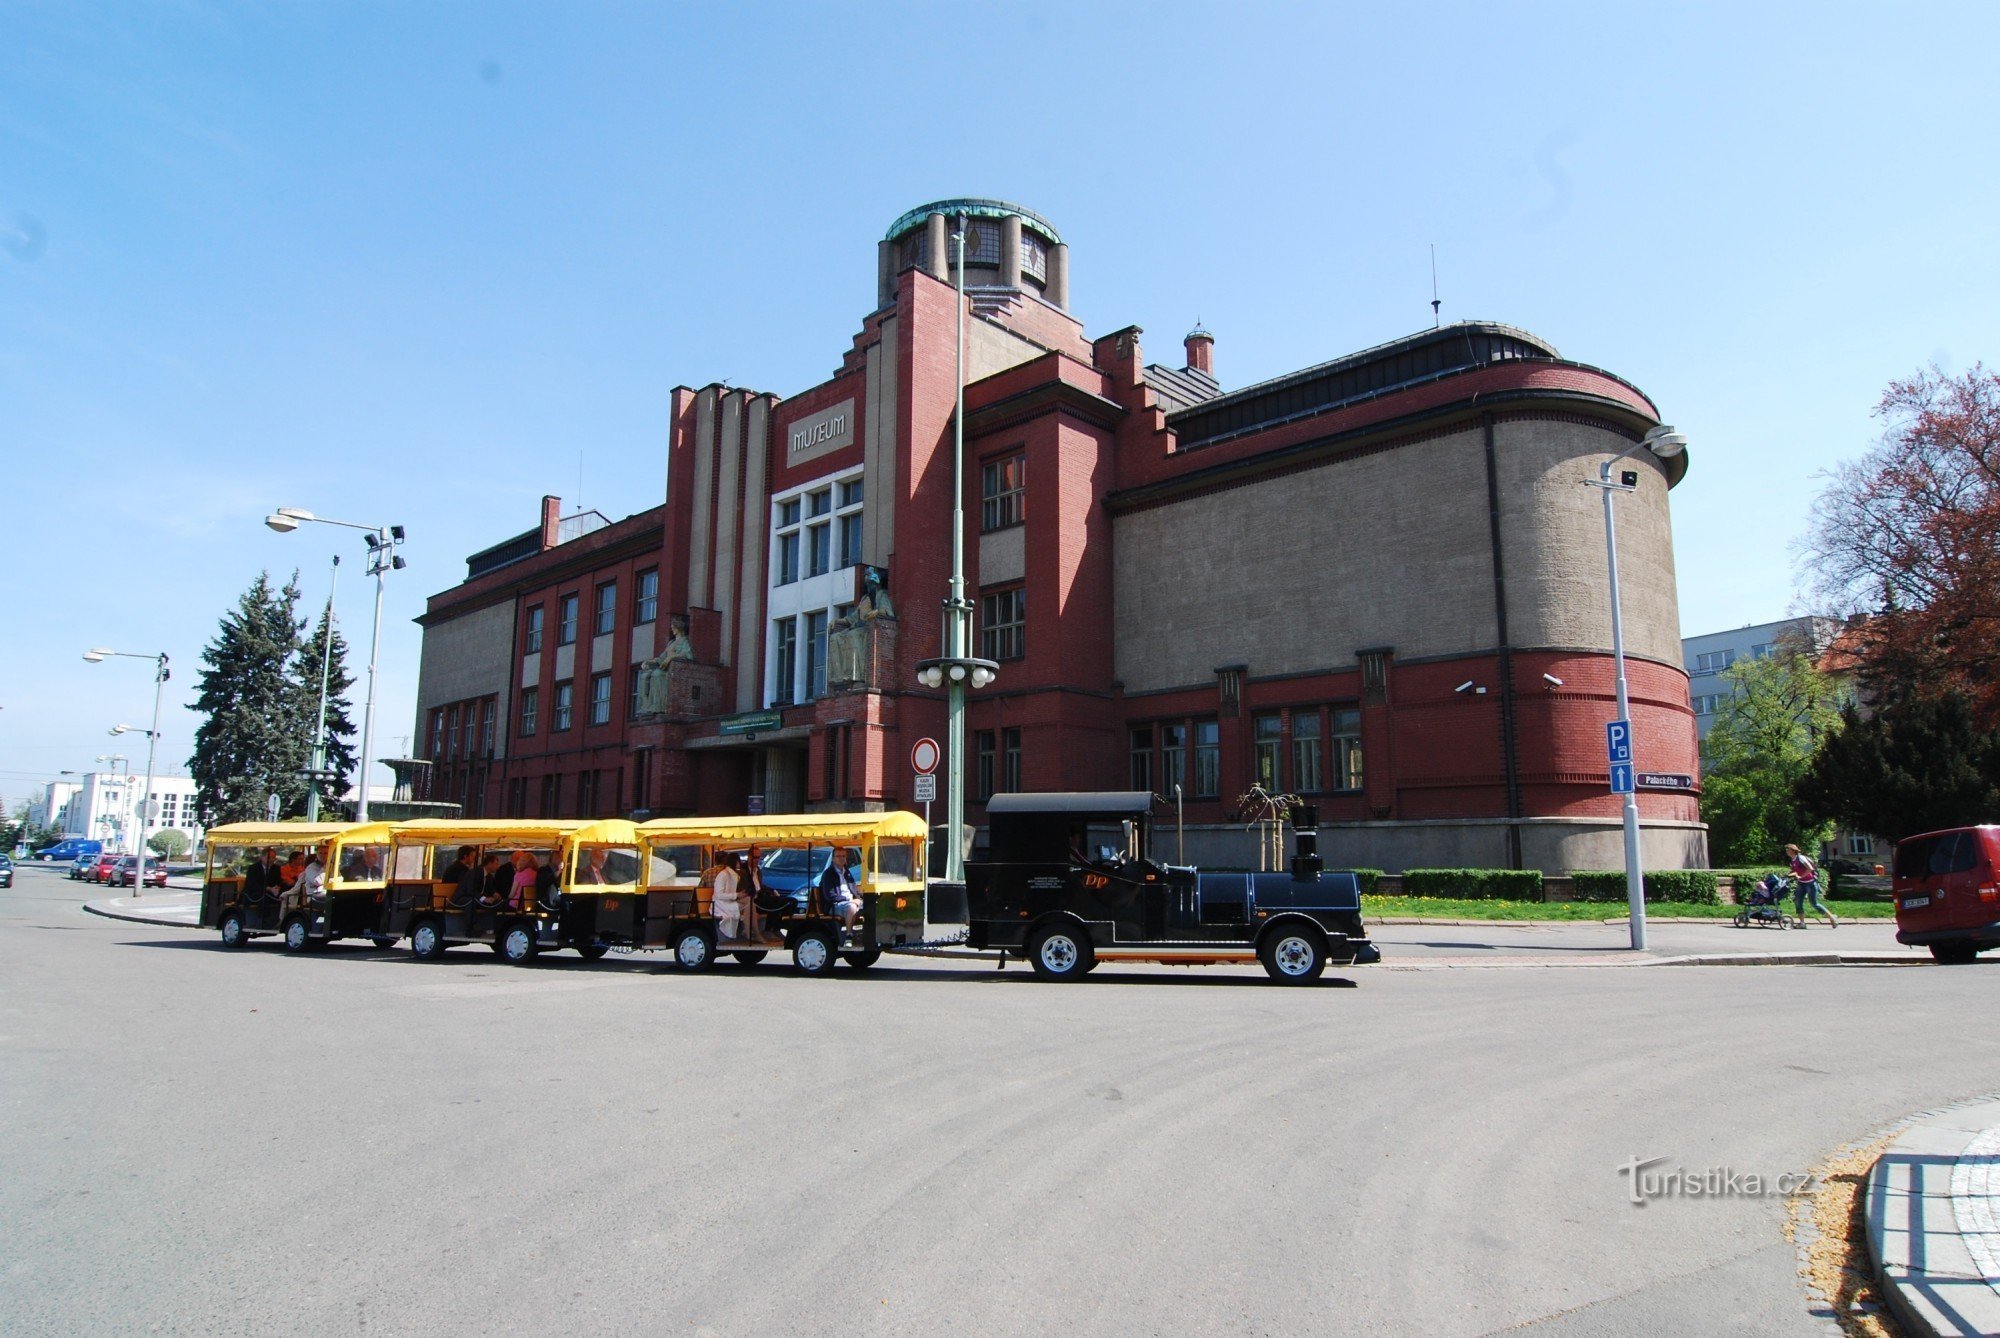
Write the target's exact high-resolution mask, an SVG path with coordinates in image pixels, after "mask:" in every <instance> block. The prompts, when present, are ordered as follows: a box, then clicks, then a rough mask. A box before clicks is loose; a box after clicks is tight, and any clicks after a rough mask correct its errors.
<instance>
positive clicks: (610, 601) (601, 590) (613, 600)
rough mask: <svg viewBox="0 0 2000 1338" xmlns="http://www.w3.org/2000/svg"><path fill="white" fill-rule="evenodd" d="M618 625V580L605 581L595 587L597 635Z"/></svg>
mask: <svg viewBox="0 0 2000 1338" xmlns="http://www.w3.org/2000/svg"><path fill="white" fill-rule="evenodd" d="M617 626H618V582H616V581H606V582H605V583H604V584H603V585H600V586H598V587H597V635H599V636H603V635H604V634H605V633H606V632H609V631H612V630H614V629H615V628H616V627H617Z"/></svg>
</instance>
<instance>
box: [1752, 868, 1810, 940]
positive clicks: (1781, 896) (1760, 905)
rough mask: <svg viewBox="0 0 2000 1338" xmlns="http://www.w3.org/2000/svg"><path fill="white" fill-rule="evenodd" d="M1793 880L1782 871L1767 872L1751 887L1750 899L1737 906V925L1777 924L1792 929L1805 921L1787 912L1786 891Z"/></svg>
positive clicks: (1779, 926)
mask: <svg viewBox="0 0 2000 1338" xmlns="http://www.w3.org/2000/svg"><path fill="white" fill-rule="evenodd" d="M1790 887H1791V880H1790V879H1789V878H1787V877H1786V876H1785V875H1784V874H1781V873H1767V874H1765V875H1764V876H1763V877H1762V878H1759V879H1758V880H1757V881H1756V882H1755V883H1754V884H1752V885H1751V888H1750V899H1749V900H1748V901H1746V902H1744V903H1743V904H1742V905H1741V906H1739V907H1738V908H1737V911H1736V927H1737V928H1738V929H1748V928H1749V927H1750V926H1751V925H1776V926H1777V927H1778V928H1780V929H1791V928H1793V927H1794V926H1797V925H1802V924H1803V923H1804V921H1802V920H1798V919H1796V918H1794V917H1792V916H1789V915H1787V914H1785V893H1786V892H1788V891H1789V890H1790Z"/></svg>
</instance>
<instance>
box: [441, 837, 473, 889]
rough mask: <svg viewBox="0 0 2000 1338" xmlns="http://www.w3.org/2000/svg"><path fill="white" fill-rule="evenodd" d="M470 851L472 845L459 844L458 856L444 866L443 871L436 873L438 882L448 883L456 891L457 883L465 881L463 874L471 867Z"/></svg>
mask: <svg viewBox="0 0 2000 1338" xmlns="http://www.w3.org/2000/svg"><path fill="white" fill-rule="evenodd" d="M472 851H473V847H471V846H460V847H459V848H458V857H457V858H456V859H454V860H452V862H451V863H449V864H447V865H445V866H444V872H443V873H441V874H439V875H438V881H439V882H440V883H450V884H451V886H452V889H453V890H454V891H456V890H457V888H458V885H459V884H460V883H462V882H464V881H465V875H466V874H467V873H468V872H470V871H471V869H472V867H473V863H472Z"/></svg>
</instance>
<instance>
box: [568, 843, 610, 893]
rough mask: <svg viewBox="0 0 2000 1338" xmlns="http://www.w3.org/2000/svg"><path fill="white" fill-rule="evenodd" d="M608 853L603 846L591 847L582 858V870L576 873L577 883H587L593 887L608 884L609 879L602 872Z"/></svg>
mask: <svg viewBox="0 0 2000 1338" xmlns="http://www.w3.org/2000/svg"><path fill="white" fill-rule="evenodd" d="M609 854H610V852H609V851H607V850H606V849H605V848H604V847H603V846H592V847H591V849H590V851H589V853H588V854H586V855H585V856H584V865H583V868H582V869H581V870H580V871H579V872H578V873H577V875H576V881H577V882H578V883H588V884H590V885H591V886H593V887H596V886H599V885H602V884H604V883H608V882H610V881H611V879H610V878H609V877H608V876H606V874H605V872H604V860H605V857H606V856H607V855H609Z"/></svg>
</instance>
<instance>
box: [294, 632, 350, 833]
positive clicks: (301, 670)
mask: <svg viewBox="0 0 2000 1338" xmlns="http://www.w3.org/2000/svg"><path fill="white" fill-rule="evenodd" d="M332 611H333V609H332V605H331V603H330V602H329V604H328V606H327V607H326V608H325V609H322V610H321V611H320V615H319V625H318V626H316V627H315V628H314V629H313V634H312V635H311V636H310V637H307V638H306V641H305V644H304V645H303V646H301V647H300V648H299V654H298V658H297V659H296V660H294V661H293V672H292V678H293V682H294V684H295V685H296V689H297V692H298V712H299V716H300V718H301V719H303V720H304V721H305V726H306V737H307V739H308V743H307V745H306V747H307V751H308V760H310V752H311V747H312V745H311V743H310V739H311V737H312V724H313V721H314V720H316V719H317V718H318V717H319V685H320V672H321V669H322V667H324V668H325V671H326V731H325V733H324V735H323V736H322V737H323V739H324V740H325V747H326V759H325V764H326V769H327V770H328V771H332V772H334V773H336V774H337V777H338V779H335V780H330V781H327V782H325V783H324V784H323V785H322V787H321V789H320V814H321V816H322V817H324V816H327V808H328V806H329V804H331V805H333V806H335V807H336V808H337V807H338V804H339V797H340V796H341V795H343V794H345V793H347V786H348V782H349V780H350V779H351V778H352V777H353V774H354V766H355V761H356V754H355V751H354V745H353V743H352V742H351V740H352V739H353V738H354V732H355V731H354V717H353V710H354V707H353V703H352V702H350V701H349V700H348V696H347V692H348V689H350V688H352V687H353V686H354V678H353V676H352V675H350V674H349V673H348V672H347V638H346V637H344V636H342V635H341V634H340V629H339V628H338V627H337V626H334V625H333V623H332V622H331V621H330V618H329V615H330V614H331V613H332ZM329 637H331V638H332V642H333V652H332V658H331V659H330V660H329V659H327V658H326V655H327V639H328V638H329Z"/></svg>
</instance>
